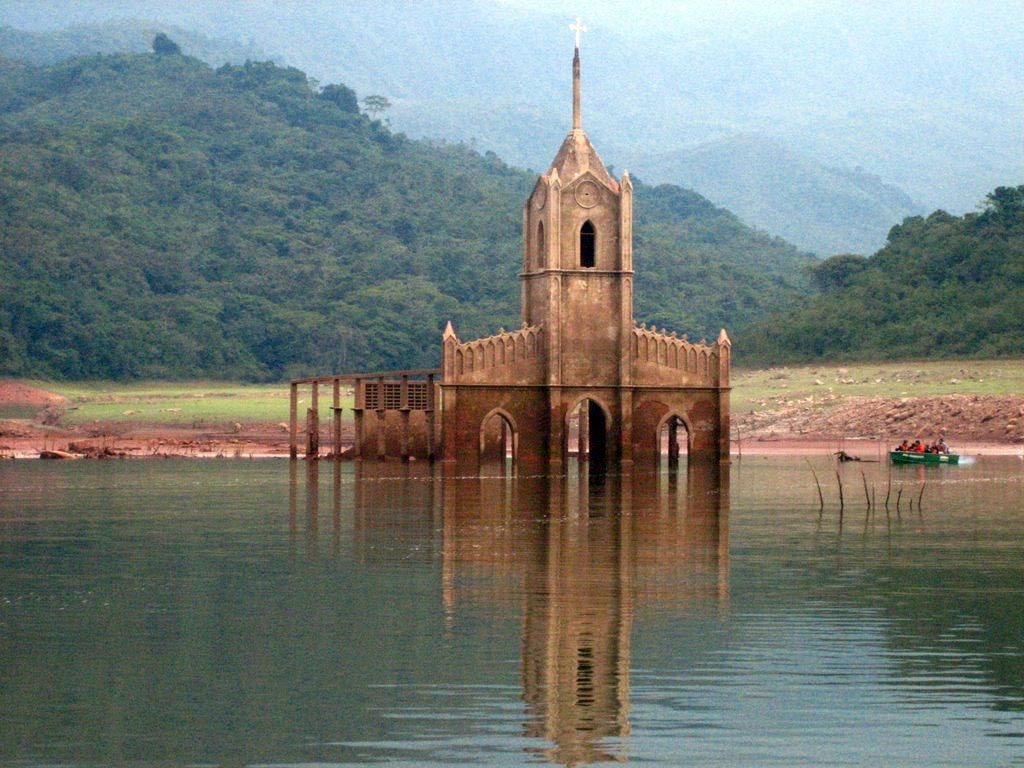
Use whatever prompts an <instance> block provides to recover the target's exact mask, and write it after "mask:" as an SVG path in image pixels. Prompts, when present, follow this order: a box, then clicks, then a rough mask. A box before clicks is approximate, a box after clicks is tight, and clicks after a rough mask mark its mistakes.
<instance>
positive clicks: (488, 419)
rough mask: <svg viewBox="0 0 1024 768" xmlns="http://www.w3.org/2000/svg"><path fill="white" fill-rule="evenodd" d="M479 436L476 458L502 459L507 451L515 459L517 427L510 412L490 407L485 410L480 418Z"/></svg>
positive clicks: (506, 455)
mask: <svg viewBox="0 0 1024 768" xmlns="http://www.w3.org/2000/svg"><path fill="white" fill-rule="evenodd" d="M495 420H497V421H495ZM479 436H480V438H479V454H478V458H479V459H480V460H481V461H484V460H486V459H492V460H495V459H497V460H501V461H504V460H505V459H506V458H507V457H508V455H509V453H511V454H512V460H513V461H515V459H516V457H517V456H518V455H519V427H518V425H517V424H516V420H515V419H514V418H513V417H512V414H510V413H509V412H508V411H506V410H505V409H504V408H492V409H491V410H490V411H488V412H487V415H485V416H484V417H483V419H481V420H480V430H479Z"/></svg>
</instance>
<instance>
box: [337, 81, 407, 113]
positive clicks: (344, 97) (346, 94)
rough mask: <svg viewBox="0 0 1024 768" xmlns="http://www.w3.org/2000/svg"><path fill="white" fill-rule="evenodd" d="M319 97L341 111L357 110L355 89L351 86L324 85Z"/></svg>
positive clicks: (354, 111) (357, 103) (352, 111)
mask: <svg viewBox="0 0 1024 768" xmlns="http://www.w3.org/2000/svg"><path fill="white" fill-rule="evenodd" d="M320 98H321V99H323V100H324V101H329V102H331V103H332V104H336V105H337V106H338V109H340V110H341V111H342V112H351V113H353V114H355V113H356V112H358V111H359V102H358V100H357V99H356V93H355V91H353V90H352V89H351V88H346V87H345V86H344V85H325V86H324V89H323V90H322V91H320ZM385 101H387V99H385ZM389 106H390V105H389ZM385 109H386V107H385Z"/></svg>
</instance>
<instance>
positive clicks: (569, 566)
mask: <svg viewBox="0 0 1024 768" xmlns="http://www.w3.org/2000/svg"><path fill="white" fill-rule="evenodd" d="M292 466H293V467H294V466H295V465H294V464H293V465H292ZM321 466H322V465H321ZM317 467H318V465H317V463H316V462H310V463H309V464H307V465H306V471H307V472H308V473H310V475H309V478H308V480H309V482H308V483H307V495H306V504H307V510H306V512H307V522H306V529H307V530H306V533H307V536H308V535H309V529H310V527H313V528H315V526H316V520H317V514H318V511H319V506H320V501H319V500H318V499H317V498H316V496H315V495H310V494H315V492H316V491H315V489H316V488H317V486H318V480H317V473H318V469H317ZM328 471H330V470H328ZM333 471H334V474H335V484H334V498H333V501H332V502H331V505H332V506H333V509H334V524H333V529H334V531H335V538H334V541H335V544H336V545H338V544H340V542H341V538H340V535H339V534H338V533H337V532H338V526H339V520H340V518H339V510H340V509H341V506H342V503H343V502H342V499H344V504H345V506H348V504H350V503H351V504H352V505H353V506H354V510H353V511H354V515H353V518H352V519H353V530H352V537H351V544H352V546H353V547H354V554H355V557H356V559H357V560H359V561H362V562H373V561H374V558H376V557H379V556H380V554H379V553H380V552H381V551H382V549H386V548H384V547H382V542H384V541H386V542H388V546H389V547H393V546H395V545H396V542H407V543H409V544H410V545H414V546H415V551H416V552H417V553H419V555H420V556H421V557H422V558H424V559H426V560H428V561H431V562H439V563H440V567H441V575H440V578H441V600H440V606H439V610H441V611H443V612H444V616H445V623H446V624H457V623H458V622H460V620H461V619H462V617H463V616H465V615H471V614H472V613H473V610H474V609H479V608H480V607H481V606H484V607H486V608H489V610H491V611H494V612H496V613H497V614H499V615H503V616H509V617H518V618H519V621H520V626H521V648H522V650H521V667H520V669H521V683H522V697H523V701H524V706H525V712H524V735H525V736H527V737H529V738H530V739H531V740H533V739H536V741H537V747H536V752H537V754H538V755H539V756H540V757H541V758H542V759H545V760H548V761H551V762H554V763H560V764H565V765H575V764H582V763H589V762H599V761H620V760H624V759H626V755H627V752H628V735H629V731H630V664H631V642H632V636H633V633H634V622H635V619H636V618H637V617H638V616H643V615H645V614H647V615H654V614H658V615H661V616H665V615H669V616H670V615H673V614H682V613H686V614H692V613H693V612H707V611H711V612H713V613H716V614H717V613H719V612H721V611H723V610H725V609H726V608H727V606H728V601H729V525H728V519H729V478H728V473H729V468H728V465H720V464H718V463H717V462H697V463H692V464H690V465H689V466H688V467H687V469H686V470H682V471H680V472H675V471H669V472H662V473H630V474H626V475H619V476H610V475H603V474H593V475H591V474H590V473H589V472H588V470H587V467H586V465H585V464H582V463H581V464H579V465H578V471H576V469H575V468H574V469H573V471H571V472H569V474H568V475H563V476H519V477H513V476H507V475H501V474H495V475H492V476H485V477H480V476H472V477H457V476H452V475H450V474H447V473H440V472H435V471H434V470H432V469H431V468H430V467H429V466H428V465H424V464H419V465H415V464H414V465H395V464H384V463H377V462H365V463H360V464H358V465H356V467H355V469H354V472H355V477H354V482H346V483H345V484H342V483H341V482H340V465H339V464H337V463H335V464H334V465H333ZM396 473H398V474H399V475H400V476H399V477H396ZM326 501H327V500H326V499H325V500H324V502H325V503H324V504H323V507H324V508H326V507H327V503H326ZM346 517H347V514H346ZM293 522H294V523H295V525H296V528H295V530H296V531H297V530H298V516H297V512H296V510H295V508H294V507H293ZM325 527H326V526H325ZM531 751H532V749H531Z"/></svg>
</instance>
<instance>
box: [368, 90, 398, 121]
mask: <svg viewBox="0 0 1024 768" xmlns="http://www.w3.org/2000/svg"><path fill="white" fill-rule="evenodd" d="M363 109H365V110H366V111H367V112H369V113H370V117H373V118H376V117H377V115H379V114H380V113H381V112H386V111H387V110H389V109H391V102H390V101H388V100H387V99H386V98H385V97H383V96H378V95H376V94H371V95H369V96H364V97H363Z"/></svg>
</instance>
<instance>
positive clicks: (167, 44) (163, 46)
mask: <svg viewBox="0 0 1024 768" xmlns="http://www.w3.org/2000/svg"><path fill="white" fill-rule="evenodd" d="M153 53H155V54H156V55H157V56H180V55H181V48H180V47H179V46H178V44H177V43H176V42H174V41H173V40H171V38H169V37H168V36H167V35H165V34H164V33H163V32H157V33H156V37H154V38H153Z"/></svg>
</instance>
